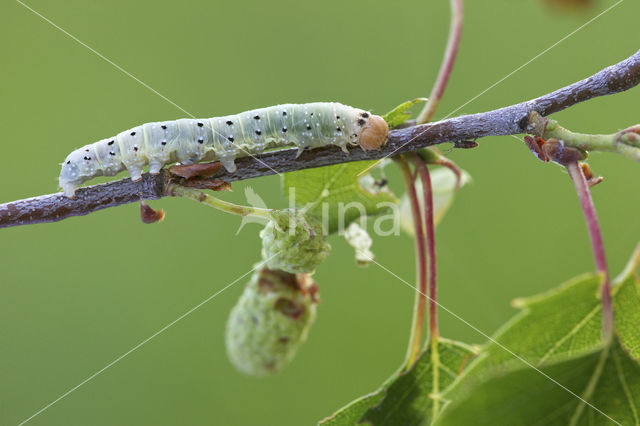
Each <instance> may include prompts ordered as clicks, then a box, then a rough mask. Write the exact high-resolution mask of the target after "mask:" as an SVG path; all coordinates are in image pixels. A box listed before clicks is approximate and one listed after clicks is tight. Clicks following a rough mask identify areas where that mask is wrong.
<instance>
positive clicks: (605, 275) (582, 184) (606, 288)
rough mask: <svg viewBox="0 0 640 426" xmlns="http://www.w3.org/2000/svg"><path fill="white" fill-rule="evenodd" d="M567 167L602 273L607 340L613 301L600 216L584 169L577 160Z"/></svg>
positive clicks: (609, 332)
mask: <svg viewBox="0 0 640 426" xmlns="http://www.w3.org/2000/svg"><path fill="white" fill-rule="evenodd" d="M566 167H567V171H568V172H569V176H571V180H572V181H573V184H574V186H575V188H576V192H577V193H578V199H579V200H580V206H581V207H582V212H583V214H584V219H585V221H586V223H587V230H588V231H589V237H590V239H591V248H592V249H593V257H594V260H595V264H596V270H597V271H598V273H600V274H601V275H602V286H601V287H600V293H601V297H602V331H603V335H604V338H605V341H609V340H610V338H611V333H612V331H613V306H612V302H611V284H610V282H609V271H608V268H607V258H606V255H605V251H604V243H603V241H602V233H601V231H600V224H599V223H598V216H597V214H596V208H595V206H594V204H593V199H592V198H591V192H590V191H589V185H588V183H587V180H586V178H585V176H584V174H583V173H582V169H581V168H580V166H579V165H578V163H577V162H576V161H574V162H571V163H569V164H567V166H566Z"/></svg>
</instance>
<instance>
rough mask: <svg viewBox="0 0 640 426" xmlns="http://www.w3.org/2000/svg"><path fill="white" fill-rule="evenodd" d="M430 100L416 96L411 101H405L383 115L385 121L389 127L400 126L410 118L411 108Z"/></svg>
mask: <svg viewBox="0 0 640 426" xmlns="http://www.w3.org/2000/svg"><path fill="white" fill-rule="evenodd" d="M428 100H429V99H427V98H416V99H413V100H411V101H407V102H404V103H402V104H400V105H398V106H397V107H395V108H394V109H392V110H391V111H389V112H388V113H386V114H385V115H383V116H382V118H384V121H386V122H387V124H388V125H389V128H390V129H393V128H394V127H398V126H399V125H401V124H402V123H404V122H405V121H407V120H408V119H409V117H410V116H411V114H409V113H408V112H407V110H408V109H409V108H411V107H412V106H414V105H416V104H418V103H420V102H427V101H428Z"/></svg>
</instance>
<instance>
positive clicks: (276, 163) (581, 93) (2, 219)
mask: <svg viewBox="0 0 640 426" xmlns="http://www.w3.org/2000/svg"><path fill="white" fill-rule="evenodd" d="M638 83H640V51H638V52H636V53H635V54H634V55H632V56H631V57H629V58H627V59H625V60H624V61H622V62H619V63H618V64H615V65H612V66H610V67H608V68H605V69H604V70H602V71H600V72H598V73H596V74H594V75H593V76H591V77H589V78H587V79H584V80H581V81H579V82H577V83H574V84H571V85H569V86H567V87H564V88H562V89H559V90H556V91H554V92H552V93H549V94H546V95H543V96H541V97H539V98H536V99H533V100H530V101H527V102H522V103H519V104H516V105H511V106H508V107H505V108H500V109H497V110H493V111H489V112H484V113H479V114H472V115H465V116H462V117H456V118H451V119H448V120H443V121H439V122H436V123H430V124H423V125H418V126H413V127H408V128H403V129H397V130H393V131H391V132H390V134H389V141H388V143H387V144H386V145H385V146H384V147H383V148H382V149H380V150H373V151H362V150H360V149H353V150H351V152H350V153H349V154H348V155H346V154H344V153H343V152H342V151H341V150H340V149H338V148H336V147H327V148H318V149H313V150H309V151H306V152H304V153H303V154H302V155H301V156H300V157H299V158H297V159H296V153H297V149H285V150H280V151H274V152H270V153H267V154H265V155H263V156H261V157H260V160H261V161H260V162H258V161H256V160H254V159H253V158H250V157H245V158H242V159H239V160H238V161H237V166H238V168H237V171H236V172H234V173H228V172H226V171H222V170H221V171H220V172H219V173H218V174H216V175H215V176H214V177H212V179H216V180H220V179H222V180H225V181H227V182H233V181H238V180H244V179H250V178H255V177H260V176H267V175H271V174H273V173H274V172H273V170H277V171H279V172H280V173H286V172H292V171H295V170H302V169H309V168H314V167H321V166H328V165H331V164H339V163H346V162H350V161H361V160H375V159H380V158H384V157H389V156H391V155H394V156H395V155H399V154H402V153H404V152H408V151H416V150H418V149H419V148H423V147H426V146H432V145H436V144H440V143H444V142H453V141H458V140H469V139H476V138H481V137H485V136H500V135H512V134H520V133H526V132H527V129H526V127H527V124H528V121H529V120H528V115H529V113H530V112H531V111H536V112H538V113H539V114H540V115H542V116H547V115H549V114H553V113H555V112H558V111H562V110H563V109H566V108H569V107H570V106H572V105H575V104H577V103H580V102H583V101H586V100H589V99H592V98H594V97H597V96H604V95H610V94H613V93H618V92H621V91H624V90H628V89H630V88H632V87H634V86H636V85H637V84H638ZM169 180H170V176H169V175H168V172H166V171H163V172H162V173H160V174H159V175H156V176H150V175H144V176H143V179H142V181H141V182H131V180H130V179H122V180H119V181H115V182H111V183H108V184H104V185H95V186H90V187H86V188H81V189H79V190H78V191H77V192H76V194H77V195H76V198H75V199H73V200H71V199H69V198H66V197H64V196H63V195H62V194H52V195H43V196H39V197H34V198H30V199H27V200H19V201H13V202H9V203H6V204H0V228H6V227H10V226H17V225H26V224H34V223H44V222H55V221H58V220H62V219H64V218H67V217H70V216H81V215H86V214H89V213H92V212H94V211H97V210H101V209H104V208H108V207H115V206H117V205H121V204H126V203H131V202H136V201H139V200H140V199H145V200H153V199H158V198H161V197H165V196H167V195H168V194H167V192H166V184H167V183H168V181H169Z"/></svg>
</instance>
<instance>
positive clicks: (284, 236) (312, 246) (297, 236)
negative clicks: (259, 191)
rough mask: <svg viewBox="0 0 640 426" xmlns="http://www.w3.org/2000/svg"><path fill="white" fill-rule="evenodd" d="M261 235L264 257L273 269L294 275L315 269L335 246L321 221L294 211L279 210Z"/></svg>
mask: <svg viewBox="0 0 640 426" xmlns="http://www.w3.org/2000/svg"><path fill="white" fill-rule="evenodd" d="M260 238H262V258H263V259H264V261H265V262H266V265H267V266H268V267H269V269H280V270H282V271H286V272H290V273H292V274H302V273H311V272H313V271H314V270H315V269H316V267H317V266H318V265H319V264H320V263H321V262H322V261H323V260H324V259H325V258H326V257H327V256H328V255H329V250H330V249H331V246H330V245H329V243H327V242H326V241H325V237H324V234H323V231H322V226H321V224H320V223H319V222H318V221H316V220H315V219H312V218H307V217H305V216H304V215H303V214H301V213H298V212H295V211H290V210H284V211H281V212H275V213H274V219H273V220H272V221H270V222H269V223H267V225H266V226H265V227H264V229H263V230H262V231H260Z"/></svg>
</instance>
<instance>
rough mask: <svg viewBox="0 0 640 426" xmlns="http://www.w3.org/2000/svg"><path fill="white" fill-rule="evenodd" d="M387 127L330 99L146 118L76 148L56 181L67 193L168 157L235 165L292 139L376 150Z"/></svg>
mask: <svg viewBox="0 0 640 426" xmlns="http://www.w3.org/2000/svg"><path fill="white" fill-rule="evenodd" d="M388 131H389V128H388V126H387V124H386V122H385V121H384V119H383V118H382V117H379V116H376V115H372V114H370V113H369V112H367V111H364V110H361V109H357V108H353V107H350V106H347V105H342V104H339V103H333V102H316V103H308V104H284V105H276V106H272V107H267V108H259V109H254V110H251V111H246V112H243V113H240V114H236V115H229V116H225V117H214V118H206V119H188V118H183V119H179V120H172V121H161V122H153V123H145V124H142V125H140V126H136V127H134V128H132V129H129V130H126V131H124V132H121V133H119V134H118V135H116V136H114V137H112V138H107V139H103V140H100V141H98V142H96V143H93V144H90V145H86V146H84V147H82V148H80V149H77V150H75V151H73V152H72V153H71V154H69V155H68V156H67V158H66V159H65V161H64V163H63V164H62V170H61V172H60V179H59V183H60V187H61V188H62V190H63V191H64V194H65V195H66V196H67V197H73V196H74V194H75V190H76V189H77V188H78V187H79V186H80V185H81V184H82V183H84V182H86V181H88V180H90V179H92V178H94V177H96V176H115V175H116V174H118V173H119V172H121V171H122V170H125V169H126V170H127V171H128V172H129V174H130V176H131V179H132V180H139V179H140V178H141V177H142V172H143V168H144V167H145V166H148V167H149V172H150V173H154V174H155V173H159V172H160V169H162V167H164V166H165V165H166V164H170V163H175V162H179V163H182V164H192V163H197V162H200V161H220V162H221V163H222V164H223V166H224V167H225V168H226V169H227V170H228V171H229V172H233V171H234V170H235V163H234V160H235V159H236V158H238V157H245V156H248V155H254V154H260V153H262V152H263V151H264V150H265V149H269V148H279V147H284V146H297V147H298V150H299V153H301V152H302V151H303V150H305V149H313V148H317V147H322V146H327V145H336V146H339V147H341V148H342V149H343V150H344V151H347V146H348V145H360V146H361V147H362V148H363V149H378V148H380V147H381V146H382V145H384V143H385V142H386V140H387V135H388Z"/></svg>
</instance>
